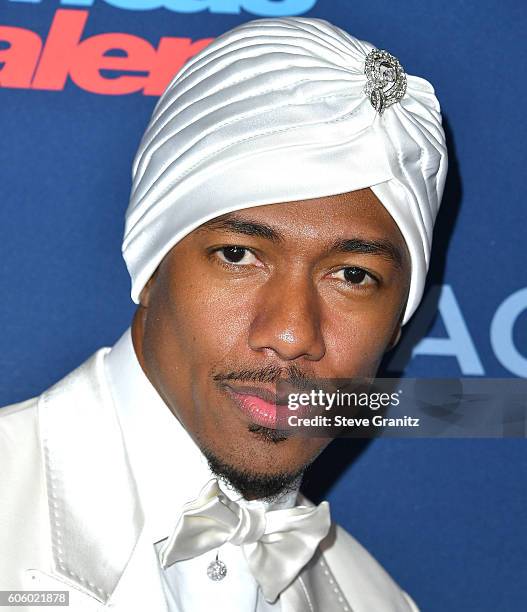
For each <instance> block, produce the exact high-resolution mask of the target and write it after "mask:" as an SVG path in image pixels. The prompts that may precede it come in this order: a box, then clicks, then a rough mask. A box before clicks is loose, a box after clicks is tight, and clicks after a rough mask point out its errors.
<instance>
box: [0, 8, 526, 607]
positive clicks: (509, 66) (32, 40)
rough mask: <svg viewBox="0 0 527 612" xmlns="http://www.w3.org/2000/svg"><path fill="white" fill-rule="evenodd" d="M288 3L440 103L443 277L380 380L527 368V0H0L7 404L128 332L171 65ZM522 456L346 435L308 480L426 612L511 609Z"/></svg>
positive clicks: (437, 267)
mask: <svg viewBox="0 0 527 612" xmlns="http://www.w3.org/2000/svg"><path fill="white" fill-rule="evenodd" d="M293 14H303V15H309V16H313V17H321V18H326V19H329V20H330V21H332V22H334V23H335V24H337V25H339V26H341V27H343V28H345V29H347V30H348V31H349V32H351V33H352V34H354V35H355V36H358V37H359V38H363V39H366V40H369V41H370V42H372V43H374V44H375V45H377V46H378V47H380V48H385V49H387V50H388V51H390V52H391V53H393V54H394V55H395V56H397V57H398V58H399V59H400V60H401V63H402V64H403V66H404V67H405V68H406V69H407V70H408V72H409V73H411V74H416V75H420V76H423V77H425V78H427V79H429V80H430V81H431V82H432V83H433V84H434V86H435V88H436V91H437V94H438V97H439V99H440V101H441V103H442V109H443V113H444V117H445V127H446V131H447V136H448V138H449V149H450V172H449V178H448V181H447V188H446V194H445V198H444V200H443V206H442V211H441V212H440V216H439V219H438V223H437V227H436V233H435V238H434V254H433V259H432V265H431V271H430V275H429V281H428V289H427V292H426V296H425V299H424V301H423V303H422V306H421V307H420V309H419V311H418V313H417V314H416V316H415V317H414V318H413V319H412V321H411V323H410V324H409V325H408V326H407V327H406V328H405V332H404V335H403V339H402V341H401V343H400V345H399V346H398V348H397V349H396V351H394V352H393V353H392V354H390V355H389V356H388V357H387V359H386V360H385V363H384V371H385V373H386V374H387V375H394V374H395V373H396V372H403V373H404V375H406V376H412V377H418V376H426V377H441V376H451V377H454V376H477V377H482V376H486V377H518V376H521V377H527V266H526V263H527V262H526V259H527V258H526V254H527V248H526V236H525V228H526V215H525V204H524V194H523V189H524V187H525V171H524V167H525V163H526V161H527V160H526V155H525V142H526V140H527V129H526V118H525V117H526V114H525V109H524V105H525V96H526V93H527V91H526V90H527V87H526V80H525V66H526V65H527V47H526V44H525V31H526V29H527V11H526V9H525V3H524V2H522V1H521V0H516V1H513V0H501V1H500V2H490V1H488V0H464V1H462V0H456V1H451V2H448V3H446V2H444V1H438V0H429V1H427V2H422V1H421V0H401V1H399V2H393V1H391V2H390V1H388V0H384V1H381V0H318V1H316V0H62V1H59V0H0V104H1V112H0V134H1V144H2V146H1V147H0V203H1V204H0V274H1V280H0V286H1V288H2V299H1V308H0V325H1V329H2V334H1V338H0V348H1V350H0V405H4V404H9V403H12V402H15V401H19V400H22V399H25V398H27V397H30V396H33V395H35V394H37V393H39V392H40V391H42V390H43V389H44V388H46V387H48V386H49V385H50V384H52V383H53V382H55V381H56V380H58V379H59V378H60V377H62V376H63V375H64V374H65V373H67V372H68V371H70V370H71V369H73V368H74V367H75V366H77V365H78V364H79V363H81V362H82V361H83V360H84V359H85V358H86V357H88V356H89V355H90V354H91V353H92V352H94V351H95V350H96V349H97V348H99V347H100V346H102V345H109V344H111V343H113V342H114V340H116V339H117V337H118V336H119V335H120V333H121V332H122V331H123V330H124V329H125V328H126V327H127V325H128V324H129V321H130V318H131V316H132V313H133V310H134V306H133V304H132V302H131V301H130V299H129V279H128V276H127V273H126V270H125V267H124V263H123V262H122V260H121V257H120V241H121V233H122V220H123V213H124V210H125V208H126V205H127V198H128V193H129V180H130V167H131V161H132V158H133V155H134V153H135V149H136V147H137V145H138V142H139V139H140V137H141V134H142V131H143V129H144V127H145V126H146V123H147V121H148V118H149V115H150V113H151V111H152V109H153V106H154V104H155V101H156V99H157V95H159V93H160V92H161V91H162V89H163V87H164V85H166V84H167V82H168V80H169V79H170V76H171V75H172V74H173V73H174V72H175V71H176V70H177V69H178V68H179V66H180V65H181V64H182V63H184V61H185V60H186V59H187V58H188V57H189V56H190V55H192V54H193V53H195V52H196V51H198V50H199V49H200V48H201V47H202V46H203V45H205V44H206V43H207V41H208V39H210V38H213V37H215V36H217V35H218V34H220V33H221V32H223V31H225V30H227V29H229V28H231V27H233V26H235V25H237V24H239V23H241V22H244V21H247V20H249V19H252V18H255V17H261V16H270V15H293ZM525 450H526V448H525V440H512V439H509V440H450V441H449V440H376V441H375V442H374V443H372V444H363V443H354V442H351V441H350V440H346V441H344V442H343V443H335V444H334V445H333V446H332V447H331V448H330V450H328V451H327V452H326V453H325V454H324V455H323V458H322V459H321V460H320V461H319V462H318V463H317V464H316V465H315V466H314V467H313V469H312V470H311V472H310V474H309V475H308V477H307V480H306V487H305V489H306V492H307V493H308V494H309V495H311V496H312V497H313V498H315V499H318V498H320V497H322V496H326V495H327V496H328V498H329V499H330V501H331V502H332V508H333V514H334V516H335V518H336V519H337V520H339V521H340V522H341V523H342V524H343V525H344V526H345V527H346V528H347V529H348V530H349V531H351V532H352V533H353V534H354V535H355V536H356V537H357V538H358V539H359V540H360V541H362V542H363V543H364V544H365V545H366V547H367V548H368V549H369V550H371V551H372V553H373V554H374V555H375V556H376V557H377V558H378V559H379V560H380V562H381V563H382V564H383V565H384V566H385V567H386V568H387V569H388V571H389V572H390V573H391V574H392V575H393V576H394V577H395V578H396V580H398V581H399V582H400V584H401V585H402V586H403V587H404V588H406V589H407V590H408V591H409V592H410V593H411V594H412V595H413V596H414V597H415V599H416V601H417V602H418V604H419V605H420V606H421V608H422V610H423V611H430V612H445V611H446V610H448V611H456V612H457V611H468V610H475V611H478V612H486V611H489V612H490V611H492V612H495V611H497V610H500V611H504V612H509V611H510V612H515V611H520V610H525V605H526V604H525V584H526V583H527V564H526V562H525V559H526V558H527V535H526V534H527V529H526V527H527V524H526V523H527V521H526V518H527V511H526V493H525V481H526V476H527V458H526V452H525ZM321 482H323V485H321V484H320V483H321ZM374 612H382V611H374Z"/></svg>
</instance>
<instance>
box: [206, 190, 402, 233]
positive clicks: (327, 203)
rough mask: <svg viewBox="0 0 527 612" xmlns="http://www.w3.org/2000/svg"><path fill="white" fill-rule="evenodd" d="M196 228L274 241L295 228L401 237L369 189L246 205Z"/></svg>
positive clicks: (298, 229)
mask: <svg viewBox="0 0 527 612" xmlns="http://www.w3.org/2000/svg"><path fill="white" fill-rule="evenodd" d="M197 230H198V231H227V232H237V233H241V234H250V235H254V236H260V237H262V238H267V239H269V240H272V241H274V242H279V241H281V240H283V239H284V238H285V237H286V236H287V235H288V234H294V233H295V232H297V231H300V232H304V234H306V235H307V234H308V233H309V232H310V231H311V232H312V233H313V234H314V235H315V236H317V235H321V232H325V231H326V232H331V235H332V236H336V235H339V234H342V236H341V237H348V235H349V234H350V232H352V233H353V234H355V235H358V234H361V235H364V236H365V237H369V238H379V239H383V238H391V239H393V240H396V241H397V240H399V241H400V242H401V243H402V244H404V238H403V236H402V234H401V232H400V230H399V228H398V227H397V224H396V223H395V221H394V220H393V218H392V217H391V216H390V214H389V213H388V211H387V210H386V209H385V207H384V206H383V205H382V203H381V202H380V201H379V200H378V198H377V197H376V196H375V195H374V193H373V192H372V191H371V189H369V188H366V189H360V190H357V191H353V192H348V193H343V194H337V195H332V196H324V197H320V198H312V199H309V200H299V201H292V202H283V203H274V204H267V205H263V206H254V207H251V206H248V207H247V208H242V209H238V210H236V211H232V212H228V213H225V214H223V215H219V216H217V217H214V218H213V219H210V220H208V221H206V222H205V223H203V224H202V225H201V226H199V227H198V228H197Z"/></svg>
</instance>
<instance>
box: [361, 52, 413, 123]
mask: <svg viewBox="0 0 527 612" xmlns="http://www.w3.org/2000/svg"><path fill="white" fill-rule="evenodd" d="M364 74H365V75H366V79H367V81H368V82H367V83H366V86H365V87H364V93H365V94H366V95H367V96H368V97H369V99H370V102H371V104H372V106H373V108H374V109H375V110H376V111H377V112H378V113H379V114H382V113H383V111H384V109H385V108H387V107H388V106H391V105H392V104H395V102H399V100H400V99H401V98H402V97H403V96H404V94H405V93H406V74H405V73H404V70H403V67H402V66H401V64H400V63H399V60H398V59H397V58H396V57H394V56H393V55H391V54H390V53H388V51H382V50H380V49H372V50H371V51H370V52H369V53H368V55H367V56H366V64H365V66H364Z"/></svg>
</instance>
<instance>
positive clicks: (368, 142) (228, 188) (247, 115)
mask: <svg viewBox="0 0 527 612" xmlns="http://www.w3.org/2000/svg"><path fill="white" fill-rule="evenodd" d="M374 49H375V48H374V47H373V45H371V44H370V43H368V42H365V41H361V40H358V39H356V38H354V37H353V36H351V35H349V34H347V33H346V32H344V31H343V30H341V29H340V28H338V27H335V26H333V25H331V24H330V23H328V22H327V21H323V20H319V19H309V18H302V17H288V18H281V19H259V20H255V21H250V22H248V23H245V24H243V25H241V26H238V27H236V28H234V29H233V30H230V31H229V32H227V33H226V34H224V35H222V36H220V37H218V38H217V39H216V40H215V41H214V42H212V43H211V44H210V45H209V46H208V47H206V48H205V49H204V50H203V51H201V52H200V53H199V54H198V55H196V56H195V57H194V58H192V60H190V61H189V62H188V63H187V64H186V65H185V66H184V67H183V69H182V70H181V71H180V72H179V73H178V74H177V75H176V77H175V78H174V79H173V81H172V82H171V83H170V85H169V86H168V88H167V89H166V91H165V93H164V94H163V95H162V96H161V98H160V99H159V101H158V103H157V105H156V107H155V109H154V112H153V115H152V118H151V120H150V123H149V125H148V127H147V129H146V132H145V134H144V136H143V139H142V140H141V143H140V146H139V149H138V151H137V155H136V157H135V160H134V164H133V185H132V191H131V198H130V204H129V207H128V210H127V212H126V224H125V236H124V242H123V255H124V259H125V261H126V264H127V266H128V270H129V272H130V275H131V278H132V299H133V300H134V301H135V302H136V303H138V301H139V296H140V293H141V290H142V288H143V287H144V285H145V284H146V282H147V281H148V279H149V278H150V276H151V275H152V274H153V273H154V271H155V270H156V268H157V266H158V265H159V264H160V263H161V260H162V259H163V257H164V256H165V255H166V254H167V253H168V251H169V250H170V249H171V248H172V247H173V246H174V245H175V244H176V243H177V242H178V241H179V240H181V239H182V238H183V237H184V236H186V235H187V234H189V233H190V232H192V231H193V230H194V229H196V228H197V227H198V226H200V225H201V224H203V223H204V222H206V221H208V220H210V219H212V218H214V217H218V216H219V215H222V214H224V213H228V212H231V211H236V210H240V209H244V208H251V207H253V206H261V205H264V204H274V203H279V202H292V201H296V200H304V199H309V198H318V197H323V196H330V195H336V194H340V193H345V192H348V191H354V190H356V189H361V188H365V187H371V189H372V190H373V192H374V193H375V195H376V196H377V197H378V198H379V200H380V201H381V202H382V204H383V205H384V206H385V208H386V209H387V210H388V212H389V213H390V215H391V216H392V217H393V219H394V220H395V222H396V223H397V225H398V227H399V229H400V230H401V233H402V235H403V236H404V238H405V240H406V243H407V246H408V249H409V253H410V256H411V264H412V272H411V280H410V292H409V298H408V302H407V305H406V310H405V313H404V319H403V324H404V323H406V322H407V321H408V319H409V318H410V317H411V315H412V314H413V313H414V311H415V309H416V308H417V306H418V304H419V302H420V300H421V297H422V294H423V288H424V283H425V278H426V273H427V270H428V265H429V257H430V249H431V243H432V231H433V225H434V221H435V218H436V215H437V212H438V208H439V205H440V201H441V196H442V192H443V187H444V181H445V175H446V169H447V154H446V147H445V137H444V132H443V129H442V126H441V115H440V108H439V103H438V101H437V98H436V97H435V94H434V89H433V87H432V86H431V85H430V83H428V82H427V81H425V80H424V79H421V78H419V77H415V76H410V75H406V90H405V92H404V95H402V97H400V95H401V93H403V92H402V91H399V94H398V95H399V97H400V99H399V100H398V101H395V102H394V103H392V104H391V105H386V106H385V107H384V108H382V107H381V106H379V105H377V106H376V107H374V104H373V102H372V101H375V100H374V96H370V95H368V93H366V91H368V90H367V89H366V91H365V88H366V86H367V84H368V80H369V78H368V77H367V76H366V73H365V68H366V66H365V64H366V58H367V56H368V54H370V52H371V51H372V50H374ZM381 63H382V62H381ZM381 69H382V67H381ZM385 69H386V65H385V68H384V69H383V70H385ZM390 70H391V69H390V67H389V66H388V78H393V77H394V74H395V72H393V69H392V74H391V75H390V74H389V72H390ZM401 78H403V79H404V73H403V75H402V77H401ZM399 89H400V88H399ZM375 93H376V92H374V94H375ZM397 99H398V98H397ZM378 101H379V100H378V97H377V102H378Z"/></svg>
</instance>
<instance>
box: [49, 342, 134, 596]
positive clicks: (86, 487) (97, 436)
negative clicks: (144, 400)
mask: <svg viewBox="0 0 527 612" xmlns="http://www.w3.org/2000/svg"><path fill="white" fill-rule="evenodd" d="M107 350H108V349H102V350H100V351H98V352H97V353H96V354H95V355H94V356H93V357H91V358H90V359H89V360H88V361H87V362H86V363H84V364H83V365H82V366H81V367H80V368H78V369H77V370H75V371H74V372H72V373H71V374H70V375H69V376H67V377H66V378H65V379H64V380H63V381H61V382H60V383H58V384H57V385H55V386H54V387H52V388H51V389H50V390H49V391H47V392H46V393H45V394H43V396H42V397H41V398H40V401H39V406H38V411H39V426H40V435H41V440H42V448H43V453H44V460H45V479H46V488H47V494H48V501H49V517H50V531H51V542H52V558H53V568H52V569H53V575H54V576H55V577H56V578H62V579H63V580H64V581H66V582H68V583H73V584H74V585H76V586H77V587H78V588H79V589H81V590H82V591H84V592H87V593H88V594H90V595H92V596H93V597H95V598H96V599H97V600H99V601H100V602H103V603H106V602H107V601H108V600H109V598H110V596H111V595H112V593H113V592H114V590H115V588H116V586H117V583H118V582H119V580H120V579H121V576H122V574H123V572H124V570H125V568H126V566H127V564H128V563H129V561H130V558H131V556H132V553H133V551H134V547H135V545H136V543H137V541H138V537H139V534H140V532H141V529H142V527H143V524H144V518H143V514H142V511H141V508H140V506H139V502H138V498H137V492H136V487H135V482H134V480H133V476H132V474H131V472H130V469H129V466H128V461H127V455H126V451H125V448H124V444H123V441H122V435H121V430H120V427H119V423H118V421H117V417H116V413H115V410H114V408H113V404H112V399H111V396H110V393H109V390H108V387H107V384H106V381H105V373H104V363H103V360H104V355H105V353H106V352H107Z"/></svg>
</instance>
